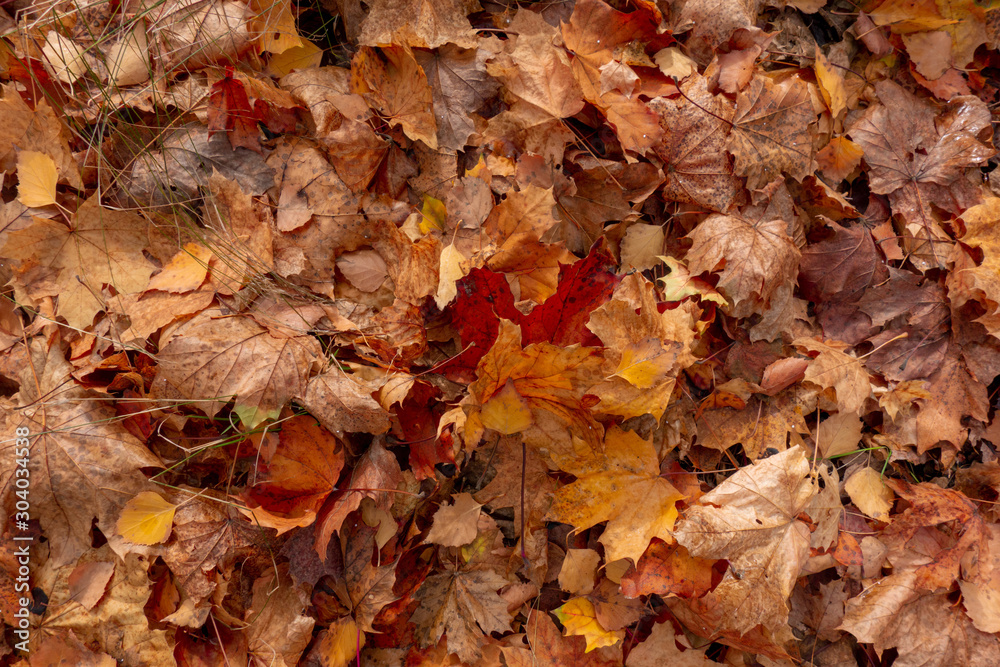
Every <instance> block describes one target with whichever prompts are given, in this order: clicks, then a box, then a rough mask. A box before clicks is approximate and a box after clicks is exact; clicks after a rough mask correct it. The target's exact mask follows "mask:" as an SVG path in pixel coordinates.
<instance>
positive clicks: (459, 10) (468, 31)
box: [358, 0, 479, 49]
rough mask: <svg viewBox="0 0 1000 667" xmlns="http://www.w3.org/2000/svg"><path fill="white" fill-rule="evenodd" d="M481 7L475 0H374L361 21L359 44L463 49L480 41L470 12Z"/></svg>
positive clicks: (474, 45) (469, 47) (473, 46)
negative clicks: (402, 0)
mask: <svg viewBox="0 0 1000 667" xmlns="http://www.w3.org/2000/svg"><path fill="white" fill-rule="evenodd" d="M477 9H479V3H478V2H476V1H475V0H471V1H470V0H444V1H443V2H441V1H435V2H432V1H431V0H407V1H406V2H397V1H395V0H375V2H373V3H371V5H370V9H369V11H368V15H367V16H366V17H365V20H364V21H363V22H362V23H361V33H360V35H358V44H361V45H363V46H384V45H386V44H398V45H405V46H411V47H414V48H421V49H436V48H438V47H445V48H447V45H448V44H449V43H450V44H454V45H456V46H458V47H461V48H463V49H471V48H475V47H476V46H477V45H478V41H477V39H476V31H475V30H473V28H472V25H470V24H469V19H468V18H466V16H467V15H469V14H471V13H473V12H474V11H476V10H477Z"/></svg>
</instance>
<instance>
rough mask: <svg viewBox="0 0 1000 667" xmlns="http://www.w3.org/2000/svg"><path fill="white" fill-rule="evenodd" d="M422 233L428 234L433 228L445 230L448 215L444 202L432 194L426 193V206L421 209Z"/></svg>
mask: <svg viewBox="0 0 1000 667" xmlns="http://www.w3.org/2000/svg"><path fill="white" fill-rule="evenodd" d="M420 215H421V216H423V218H422V219H421V221H420V233H421V234H427V233H428V232H430V231H431V230H432V229H437V230H443V229H444V219H445V217H446V216H447V215H448V211H447V209H445V206H444V202H443V201H441V200H440V199H435V198H434V197H431V196H430V195H424V207H423V208H422V209H420Z"/></svg>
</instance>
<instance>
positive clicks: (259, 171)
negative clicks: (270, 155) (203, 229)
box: [123, 3, 274, 207]
mask: <svg viewBox="0 0 1000 667" xmlns="http://www.w3.org/2000/svg"><path fill="white" fill-rule="evenodd" d="M233 4H235V3H233ZM215 172H218V173H219V176H220V177H222V178H224V179H226V180H233V181H236V182H237V183H238V184H239V189H241V190H243V191H244V192H246V193H248V194H251V195H260V194H263V193H264V192H265V191H266V190H267V189H268V188H271V187H273V186H274V171H273V170H272V169H271V168H270V167H268V166H267V165H266V164H265V163H264V159H263V158H262V157H261V156H260V155H258V154H257V153H255V152H254V151H251V150H248V149H246V148H237V149H235V150H233V148H232V146H230V145H229V139H228V137H226V135H225V134H223V133H216V134H215V135H214V136H209V131H208V128H207V127H203V126H200V125H196V124H193V125H186V126H183V127H181V128H178V129H177V130H175V131H173V132H170V133H169V134H167V135H165V136H164V138H163V143H162V144H159V150H157V151H142V152H140V154H139V155H138V156H136V158H135V162H134V164H133V165H132V170H131V172H130V174H129V177H128V179H127V180H126V181H125V183H124V185H123V187H124V188H125V190H126V192H127V194H128V196H129V197H131V198H132V199H134V200H135V201H136V202H138V203H140V204H141V205H143V206H153V207H157V206H170V205H173V204H189V203H190V202H193V201H197V200H199V199H201V197H202V192H203V189H208V188H209V180H210V179H211V178H212V175H213V174H214V173H215Z"/></svg>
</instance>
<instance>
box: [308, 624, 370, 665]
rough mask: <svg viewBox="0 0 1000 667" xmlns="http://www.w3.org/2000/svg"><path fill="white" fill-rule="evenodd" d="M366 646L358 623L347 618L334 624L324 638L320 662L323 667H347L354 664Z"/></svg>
mask: <svg viewBox="0 0 1000 667" xmlns="http://www.w3.org/2000/svg"><path fill="white" fill-rule="evenodd" d="M364 646H365V633H363V632H361V631H360V630H359V629H358V624H357V622H356V621H355V620H354V619H353V618H351V617H350V616H345V617H344V618H341V619H339V620H338V621H337V622H336V623H334V624H332V625H331V626H330V627H329V629H328V630H327V631H326V634H325V635H324V636H323V640H322V641H321V643H320V647H319V661H320V664H321V665H323V667H347V665H349V664H351V663H353V661H354V659H355V658H357V656H358V654H360V653H361V649H362V648H364Z"/></svg>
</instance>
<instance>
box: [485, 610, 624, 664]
mask: <svg viewBox="0 0 1000 667" xmlns="http://www.w3.org/2000/svg"><path fill="white" fill-rule="evenodd" d="M525 639H526V640H527V641H528V644H529V645H530V648H526V647H522V646H512V647H506V646H505V647H503V648H502V649H501V651H502V652H503V657H504V660H505V661H506V662H507V664H508V665H509V666H510V667H532V666H533V665H577V666H578V667H621V664H622V649H621V647H620V646H615V647H603V648H599V649H596V650H594V651H589V652H588V651H587V642H586V640H584V638H583V637H576V636H570V637H564V636H563V635H562V633H561V632H559V629H558V628H557V627H556V624H555V623H554V622H553V621H552V618H551V617H550V616H549V615H548V614H546V613H544V612H540V611H538V610H537V609H532V610H531V611H530V612H529V613H528V622H527V624H526V625H525Z"/></svg>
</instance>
